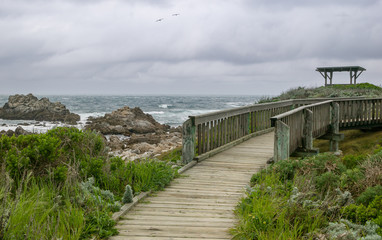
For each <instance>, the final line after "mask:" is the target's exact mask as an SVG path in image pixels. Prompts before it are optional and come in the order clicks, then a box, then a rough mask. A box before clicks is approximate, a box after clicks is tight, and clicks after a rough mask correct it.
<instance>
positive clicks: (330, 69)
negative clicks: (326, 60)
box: [316, 66, 366, 72]
mask: <svg viewBox="0 0 382 240" xmlns="http://www.w3.org/2000/svg"><path fill="white" fill-rule="evenodd" d="M316 71H319V72H325V71H326V72H344V71H347V72H349V71H366V69H365V68H363V67H360V66H344V67H318V68H317V69H316Z"/></svg>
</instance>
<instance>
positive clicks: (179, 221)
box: [110, 132, 274, 240]
mask: <svg viewBox="0 0 382 240" xmlns="http://www.w3.org/2000/svg"><path fill="white" fill-rule="evenodd" d="M273 136H274V133H273V132H271V133H267V134H264V135H261V136H257V137H254V138H252V139H250V140H248V141H246V142H244V143H242V144H240V145H237V146H235V147H233V148H231V149H228V150H226V151H224V152H222V153H219V154H217V155H215V156H213V157H211V158H209V159H207V160H204V161H202V162H200V163H198V164H197V165H195V166H194V167H193V168H191V169H189V170H187V171H186V172H185V173H184V174H183V175H182V176H181V177H180V178H178V179H175V180H174V181H173V182H172V183H171V185H170V186H169V187H167V188H166V189H165V190H164V191H161V192H158V193H155V194H154V195H153V196H150V197H148V198H146V199H145V200H144V201H143V202H142V203H139V204H138V205H137V206H136V207H134V208H133V209H132V210H131V211H130V212H128V213H127V214H126V215H125V216H123V217H122V218H121V220H120V221H119V222H118V225H117V229H118V230H119V235H118V236H114V237H112V238H110V239H112V240H122V239H129V240H148V239H154V240H155V239H158V240H159V239H173V240H183V239H188V240H189V239H211V240H212V239H231V235H230V234H229V229H230V228H232V227H233V226H234V224H235V222H236V219H235V215H234V212H233V211H234V209H235V206H236V205H237V203H238V201H239V199H240V197H242V196H244V192H245V191H244V187H245V185H246V184H248V183H249V180H250V179H251V176H252V174H253V173H255V172H257V171H258V170H260V169H261V168H262V167H264V166H265V165H266V161H267V160H268V159H270V158H271V157H272V156H273V144H274V143H273Z"/></svg>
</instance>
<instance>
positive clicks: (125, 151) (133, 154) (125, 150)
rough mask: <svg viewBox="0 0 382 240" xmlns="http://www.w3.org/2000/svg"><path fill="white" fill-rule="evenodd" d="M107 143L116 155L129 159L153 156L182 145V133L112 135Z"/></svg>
mask: <svg viewBox="0 0 382 240" xmlns="http://www.w3.org/2000/svg"><path fill="white" fill-rule="evenodd" d="M107 145H108V147H109V148H110V150H111V151H112V153H113V154H114V155H117V156H120V157H122V158H123V159H125V160H127V161H132V160H135V159H139V158H153V157H156V156H158V155H160V154H162V153H164V152H167V151H170V150H172V149H174V148H177V147H180V146H182V134H181V133H180V132H178V131H171V132H162V133H149V134H132V135H131V137H130V138H126V139H120V138H119V137H117V136H110V138H109V141H108V142H107Z"/></svg>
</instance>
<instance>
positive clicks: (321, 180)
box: [315, 172, 340, 193]
mask: <svg viewBox="0 0 382 240" xmlns="http://www.w3.org/2000/svg"><path fill="white" fill-rule="evenodd" d="M315 183H316V187H317V190H318V191H320V192H321V193H326V192H327V191H329V190H334V189H336V188H338V187H339V185H340V176H338V175H336V174H335V173H333V172H326V173H323V174H321V175H319V176H316V179H315Z"/></svg>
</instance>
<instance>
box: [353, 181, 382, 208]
mask: <svg viewBox="0 0 382 240" xmlns="http://www.w3.org/2000/svg"><path fill="white" fill-rule="evenodd" d="M378 196H382V186H381V185H377V186H374V187H368V188H367V189H366V190H365V191H364V192H363V193H361V195H359V197H358V198H357V199H356V202H357V203H358V204H363V205H365V206H369V203H371V202H372V201H373V200H374V199H375V198H376V197H378Z"/></svg>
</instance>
